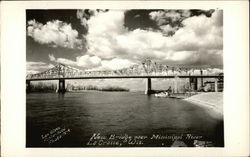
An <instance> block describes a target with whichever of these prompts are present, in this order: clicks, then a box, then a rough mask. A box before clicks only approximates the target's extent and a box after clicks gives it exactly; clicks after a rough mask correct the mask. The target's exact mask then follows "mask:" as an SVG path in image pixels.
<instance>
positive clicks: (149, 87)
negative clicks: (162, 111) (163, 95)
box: [145, 78, 152, 95]
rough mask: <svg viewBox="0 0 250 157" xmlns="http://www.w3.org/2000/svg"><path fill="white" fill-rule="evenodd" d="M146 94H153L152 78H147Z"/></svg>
mask: <svg viewBox="0 0 250 157" xmlns="http://www.w3.org/2000/svg"><path fill="white" fill-rule="evenodd" d="M145 94H147V95H150V94H152V90H151V78H147V81H146V90H145Z"/></svg>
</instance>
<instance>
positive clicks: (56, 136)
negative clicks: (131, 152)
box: [26, 91, 224, 147]
mask: <svg viewBox="0 0 250 157" xmlns="http://www.w3.org/2000/svg"><path fill="white" fill-rule="evenodd" d="M223 136H224V135H223V122H222V121H221V120H218V119H214V118H213V117H211V116H210V114H209V113H207V111H206V109H204V108H202V107H199V106H197V105H194V104H192V103H190V102H187V101H184V100H180V99H171V98H156V97H154V96H153V95H151V96H147V95H144V93H143V92H98V91H85V92H68V93H65V94H64V95H59V94H57V93H29V94H27V96H26V147H170V146H184V147H193V146H195V144H194V143H200V144H201V145H203V146H211V147H222V146H224V142H223V141H224V138H223ZM204 143H205V144H204Z"/></svg>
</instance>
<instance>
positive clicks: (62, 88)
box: [57, 79, 66, 93]
mask: <svg viewBox="0 0 250 157" xmlns="http://www.w3.org/2000/svg"><path fill="white" fill-rule="evenodd" d="M57 92H58V93H65V92H66V88H65V79H59V84H58V91H57Z"/></svg>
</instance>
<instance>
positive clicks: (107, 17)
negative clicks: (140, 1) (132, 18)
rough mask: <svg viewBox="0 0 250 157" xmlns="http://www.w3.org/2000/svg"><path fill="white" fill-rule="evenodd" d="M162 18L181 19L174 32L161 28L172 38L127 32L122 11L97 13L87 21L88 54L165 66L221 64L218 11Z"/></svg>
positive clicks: (170, 13) (221, 45)
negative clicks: (151, 62) (159, 62)
mask: <svg viewBox="0 0 250 157" xmlns="http://www.w3.org/2000/svg"><path fill="white" fill-rule="evenodd" d="M152 16H153V15H152ZM162 16H167V17H169V18H172V19H173V21H176V20H180V19H182V21H181V24H182V25H183V26H182V27H181V28H178V29H176V28H173V27H172V26H170V25H169V26H168V25H163V26H164V27H166V28H163V27H162V29H163V30H164V29H168V30H170V29H171V30H172V31H175V33H174V34H173V36H165V35H164V34H163V33H162V32H161V31H153V30H142V29H136V30H133V31H129V30H127V29H126V28H125V27H124V11H117V10H115V11H108V12H102V13H97V14H95V15H94V16H91V17H90V19H89V20H88V21H87V23H88V25H89V33H88V35H87V37H86V39H87V41H88V47H89V49H88V53H89V54H91V55H95V56H99V57H100V58H104V59H106V60H108V59H112V58H114V57H117V58H121V59H127V60H130V61H131V62H138V61H141V60H142V59H145V58H151V59H154V60H160V61H164V62H165V63H167V64H168V63H169V64H191V65H200V64H206V65H219V64H220V65H221V64H222V48H223V40H222V11H219V10H218V11H215V12H214V13H213V14H212V16H211V17H207V16H205V15H203V14H201V15H199V16H192V17H189V16H190V13H189V12H188V11H182V12H180V13H178V15H177V14H176V13H174V12H168V13H167V14H166V13H165V14H164V15H162ZM154 18H155V19H157V18H159V16H158V15H154ZM160 21H161V19H160V18H159V23H162V24H163V23H164V22H160Z"/></svg>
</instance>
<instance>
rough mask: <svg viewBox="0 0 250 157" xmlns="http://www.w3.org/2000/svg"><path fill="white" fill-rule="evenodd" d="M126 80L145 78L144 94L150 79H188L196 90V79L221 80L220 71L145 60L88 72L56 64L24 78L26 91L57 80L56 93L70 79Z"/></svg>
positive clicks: (147, 89)
mask: <svg viewBox="0 0 250 157" xmlns="http://www.w3.org/2000/svg"><path fill="white" fill-rule="evenodd" d="M126 78H145V79H147V84H146V93H147V94H149V93H150V91H151V78H189V79H190V83H193V84H195V87H196V88H197V79H198V78H200V79H201V82H203V78H214V79H215V82H217V79H223V75H222V71H218V70H214V69H212V68H207V67H205V68H204V67H173V66H168V65H164V64H159V63H156V62H153V61H151V60H145V61H144V62H141V63H140V64H134V65H132V66H130V67H127V68H122V69H118V70H108V71H107V70H106V71H104V70H102V71H89V70H80V69H77V68H74V67H71V66H69V65H65V64H61V63H59V64H57V65H56V66H54V67H53V68H51V69H48V70H46V71H44V72H40V73H37V74H29V75H27V76H26V84H27V89H29V87H30V82H31V81H43V80H59V85H58V88H59V89H58V92H59V93H61V92H62V93H63V92H65V91H66V89H65V80H70V79H126Z"/></svg>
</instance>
